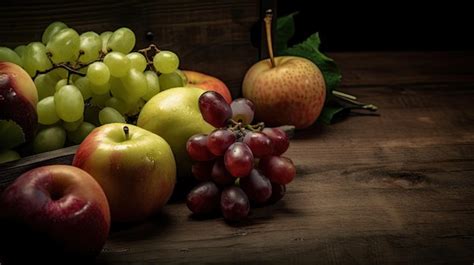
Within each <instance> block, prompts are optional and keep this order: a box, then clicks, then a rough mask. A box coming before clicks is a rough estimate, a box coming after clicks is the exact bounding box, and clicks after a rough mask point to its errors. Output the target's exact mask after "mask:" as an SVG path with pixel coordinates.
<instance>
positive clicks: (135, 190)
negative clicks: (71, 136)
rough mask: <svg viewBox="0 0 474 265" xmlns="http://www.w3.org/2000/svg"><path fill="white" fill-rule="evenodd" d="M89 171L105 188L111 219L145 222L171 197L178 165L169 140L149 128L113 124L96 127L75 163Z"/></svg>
mask: <svg viewBox="0 0 474 265" xmlns="http://www.w3.org/2000/svg"><path fill="white" fill-rule="evenodd" d="M72 164H73V165H74V166H77V167H79V168H82V169H84V170H85V171H87V172H89V174H91V175H92V176H93V177H94V178H95V179H96V180H97V182H99V184H100V185H101V186H102V188H103V189H104V191H105V194H106V196H107V199H108V201H109V205H110V211H111V216H112V221H114V222H134V221H141V220H143V219H145V218H147V217H148V216H150V215H152V214H154V213H156V212H157V211H159V210H160V209H161V208H162V207H163V206H164V205H165V204H166V202H167V201H168V199H169V198H170V196H171V194H172V193H173V189H174V186H175V182H176V164H175V160H174V156H173V152H172V151H171V148H170V146H169V145H168V143H167V142H166V141H165V140H164V139H163V138H161V137H160V136H158V135H156V134H154V133H152V132H149V131H147V130H145V129H142V128H139V127H137V126H133V125H130V124H123V123H110V124H106V125H103V126H101V127H98V128H96V129H94V130H93V131H92V132H91V133H90V134H89V135H88V136H87V137H86V139H84V141H83V142H82V143H81V145H80V146H79V148H78V150H77V151H76V155H75V156H74V160H73V163H72Z"/></svg>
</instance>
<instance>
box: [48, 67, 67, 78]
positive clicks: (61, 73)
mask: <svg viewBox="0 0 474 265" xmlns="http://www.w3.org/2000/svg"><path fill="white" fill-rule="evenodd" d="M48 74H51V75H52V76H53V77H54V79H55V80H56V81H59V80H61V79H66V78H67V75H68V72H67V70H66V69H64V68H56V69H53V70H51V71H50V72H49V73H48Z"/></svg>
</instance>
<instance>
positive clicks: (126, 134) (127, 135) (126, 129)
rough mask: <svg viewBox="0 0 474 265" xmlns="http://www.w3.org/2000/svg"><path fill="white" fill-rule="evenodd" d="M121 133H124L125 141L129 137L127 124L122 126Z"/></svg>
mask: <svg viewBox="0 0 474 265" xmlns="http://www.w3.org/2000/svg"><path fill="white" fill-rule="evenodd" d="M123 133H124V134H125V141H127V140H128V139H129V137H130V130H129V129H128V126H123Z"/></svg>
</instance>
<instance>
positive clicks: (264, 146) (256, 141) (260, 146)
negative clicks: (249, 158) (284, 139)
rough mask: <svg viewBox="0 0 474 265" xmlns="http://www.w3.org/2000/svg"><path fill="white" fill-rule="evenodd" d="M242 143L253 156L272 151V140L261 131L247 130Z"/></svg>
mask: <svg viewBox="0 0 474 265" xmlns="http://www.w3.org/2000/svg"><path fill="white" fill-rule="evenodd" d="M244 143H245V144H247V145H248V147H249V148H250V150H252V153H253V155H254V156H255V157H264V156H269V155H271V154H272V153H273V146H272V141H271V140H270V138H268V136H266V135H265V134H263V133H261V132H248V133H247V134H246V135H245V137H244Z"/></svg>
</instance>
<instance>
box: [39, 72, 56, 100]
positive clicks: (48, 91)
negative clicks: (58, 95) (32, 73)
mask: <svg viewBox="0 0 474 265" xmlns="http://www.w3.org/2000/svg"><path fill="white" fill-rule="evenodd" d="M35 86H36V90H37V91H38V99H39V100H42V99H43V98H46V97H49V96H53V95H54V92H56V90H55V86H56V81H55V80H54V79H53V78H52V77H51V75H49V74H42V75H38V76H37V77H36V78H35Z"/></svg>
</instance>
